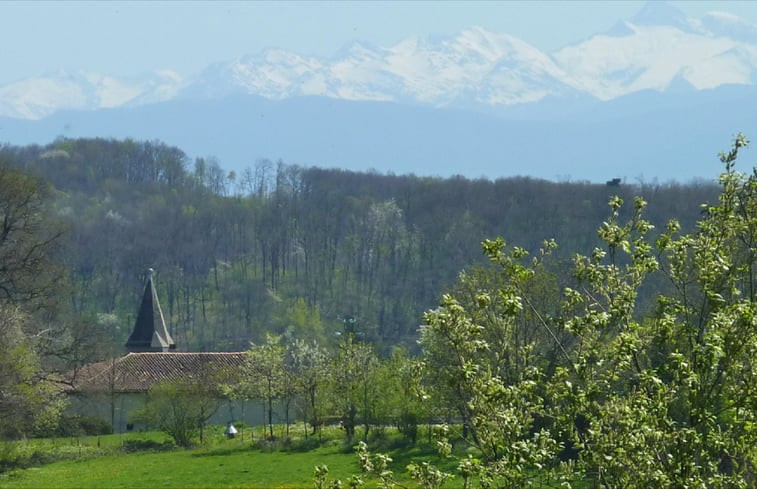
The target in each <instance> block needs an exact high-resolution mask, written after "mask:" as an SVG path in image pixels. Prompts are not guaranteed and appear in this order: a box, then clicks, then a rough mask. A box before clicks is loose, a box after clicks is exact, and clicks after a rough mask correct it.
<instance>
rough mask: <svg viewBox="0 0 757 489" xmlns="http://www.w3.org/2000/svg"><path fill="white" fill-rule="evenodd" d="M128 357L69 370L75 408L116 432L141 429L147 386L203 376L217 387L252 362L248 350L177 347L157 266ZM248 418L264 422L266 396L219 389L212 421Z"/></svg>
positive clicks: (203, 380)
mask: <svg viewBox="0 0 757 489" xmlns="http://www.w3.org/2000/svg"><path fill="white" fill-rule="evenodd" d="M126 348H127V350H128V353H127V354H126V355H124V356H122V357H117V358H112V359H110V360H105V361H102V362H98V363H94V364H90V365H86V366H84V367H82V368H80V369H78V370H76V371H74V372H69V374H68V376H67V377H68V379H67V387H66V390H67V392H68V394H69V400H70V407H69V411H70V413H71V414H75V415H84V416H97V417H101V418H103V419H106V420H108V421H110V422H111V423H112V425H113V429H114V431H115V432H117V433H118V432H124V431H128V430H131V429H139V428H140V427H139V426H138V425H135V424H134V422H133V419H132V416H131V414H132V413H133V412H134V411H135V410H137V409H138V408H140V407H141V406H143V405H144V402H145V400H146V398H147V396H146V395H147V391H148V390H149V389H150V388H151V387H153V386H155V385H157V384H160V383H163V382H199V383H201V384H204V385H207V386H208V389H209V391H211V392H217V386H218V385H219V384H222V383H223V384H227V385H234V384H235V383H236V382H238V379H239V373H240V372H241V371H242V370H243V368H244V366H245V362H247V354H246V352H230V353H229V352H214V353H208V352H204V353H190V352H179V351H177V350H176V344H175V343H174V341H173V339H172V338H171V335H170V333H169V331H168V328H166V324H165V320H164V318H163V312H162V310H161V308H160V302H159V300H158V295H157V293H156V291H155V285H154V282H153V276H152V270H150V274H149V276H148V278H147V282H146V284H145V289H144V293H143V295H142V302H141V303H140V306H139V312H138V314H137V319H136V321H135V323H134V330H133V331H132V333H131V335H130V336H129V339H128V341H127V342H126ZM229 421H233V422H239V421H244V422H245V423H247V424H249V425H257V424H263V423H264V420H263V408H262V404H261V403H260V402H251V401H242V400H229V399H224V398H221V397H220V395H219V400H218V409H217V410H216V412H215V414H214V415H213V416H212V417H211V418H210V420H209V422H208V423H209V424H226V423H228V422H229Z"/></svg>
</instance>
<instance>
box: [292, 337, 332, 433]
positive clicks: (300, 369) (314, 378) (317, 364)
mask: <svg viewBox="0 0 757 489" xmlns="http://www.w3.org/2000/svg"><path fill="white" fill-rule="evenodd" d="M288 356H289V363H288V371H289V374H290V375H289V378H290V379H291V382H292V383H293V384H294V386H295V389H296V391H297V393H298V395H299V396H300V398H301V399H302V402H301V412H302V415H303V417H304V419H305V420H306V422H307V423H309V424H310V426H311V427H312V428H313V433H314V434H315V432H318V433H319V434H320V427H321V425H323V420H324V416H325V410H326V406H327V404H326V400H327V399H326V395H327V387H328V381H329V363H328V362H329V356H328V353H327V351H326V350H325V349H324V348H322V347H321V346H320V345H319V344H318V343H317V342H315V341H313V342H307V341H304V340H300V339H296V340H294V342H293V343H292V344H291V345H290V347H289V355H288Z"/></svg>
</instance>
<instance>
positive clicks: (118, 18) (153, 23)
mask: <svg viewBox="0 0 757 489" xmlns="http://www.w3.org/2000/svg"><path fill="white" fill-rule="evenodd" d="M644 3H645V2H644V1H636V0H634V1H618V0H614V1H607V2H600V1H560V2H556V1H530V2H522V1H505V2H451V1H445V2H432V1H423V2H407V1H403V2H389V1H381V2H367V1H360V2H346V1H340V2H333V1H331V2H315V1H307V2H213V3H207V2H178V1H171V2H117V1H108V2H101V3H100V2H93V1H87V2H65V1H56V2H41V1H21V2H9V1H0V19H2V24H1V25H2V28H0V46H2V48H1V49H0V60H2V70H0V84H5V83H8V82H12V81H15V80H19V79H23V78H27V77H31V76H37V75H41V74H44V73H48V72H54V71H56V70H58V69H65V70H79V69H82V70H88V71H95V72H100V73H108V74H114V75H120V76H128V75H138V74H141V73H144V72H150V71H154V70H159V69H173V70H175V71H177V72H179V73H180V74H182V75H191V74H193V73H195V72H197V71H199V70H201V69H202V68H204V67H205V66H207V65H208V64H210V63H211V62H214V61H226V60H230V59H233V58H235V57H237V56H240V55H243V54H248V53H257V52H259V51H260V50H262V49H265V48H267V47H281V48H285V49H290V50H293V51H296V52H299V53H302V54H314V55H319V56H331V55H334V54H336V53H337V52H338V50H339V49H340V48H341V47H343V46H345V45H346V44H348V43H349V42H351V41H353V40H361V41H366V42H368V43H371V44H375V45H379V46H390V45H392V44H394V43H396V42H398V41H399V40H401V39H403V38H405V37H408V36H410V35H421V36H426V35H449V34H454V33H456V32H458V31H460V30H462V29H464V28H466V27H469V26H473V25H479V26H481V27H484V28H486V29H489V30H492V31H495V32H506V33H508V34H511V35H514V36H517V37H519V38H521V39H523V40H525V41H527V42H529V43H531V44H533V45H534V46H536V47H538V48H541V49H542V50H545V51H551V50H554V49H557V48H559V47H561V46H564V45H566V44H570V43H572V42H575V41H580V40H581V39H584V38H586V37H589V36H591V35H592V34H595V33H598V32H600V31H603V30H606V29H608V28H610V27H612V25H613V24H614V23H615V22H616V21H617V20H619V19H624V18H630V17H632V16H633V15H634V14H635V13H636V12H637V11H638V10H639V9H641V7H642V6H643V5H644ZM669 3H671V4H673V5H675V6H676V7H678V8H679V9H681V10H682V11H683V12H685V13H686V14H687V15H688V16H689V17H694V18H698V17H701V16H702V15H703V14H704V13H706V12H708V11H712V10H717V11H725V12H730V13H733V14H736V15H739V16H740V17H743V18H745V19H749V20H751V21H753V22H756V23H757V2H755V1H749V2H746V1H720V2H712V1H673V2H669Z"/></svg>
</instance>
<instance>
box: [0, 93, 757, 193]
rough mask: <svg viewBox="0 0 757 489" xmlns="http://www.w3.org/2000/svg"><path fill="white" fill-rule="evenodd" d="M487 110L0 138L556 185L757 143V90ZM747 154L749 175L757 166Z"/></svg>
mask: <svg viewBox="0 0 757 489" xmlns="http://www.w3.org/2000/svg"><path fill="white" fill-rule="evenodd" d="M527 107H528V110H525V109H524V106H514V107H512V108H511V109H510V110H500V111H498V112H497V113H496V115H495V114H494V113H484V112H477V111H474V110H461V109H450V108H444V109H442V108H430V107H424V106H419V105H400V104H397V103H388V102H358V101H345V100H337V99H333V98H327V97H294V98H290V99H285V100H279V101H274V100H270V99H266V98H263V97H259V96H254V95H232V96H228V97H226V98H221V99H205V100H172V101H168V102H163V103H157V104H151V105H143V106H138V107H132V108H115V109H100V110H95V111H68V112H59V113H56V114H54V115H52V116H49V117H47V118H44V119H41V120H37V121H30V120H21V119H10V118H0V142H7V143H12V144H16V145H22V144H32V143H33V144H46V143H49V142H51V141H53V140H54V139H55V138H58V137H68V138H77V137H105V138H118V139H120V138H134V139H140V140H161V141H163V142H165V143H167V144H170V145H175V146H177V147H179V148H181V149H182V150H184V151H185V152H186V153H187V155H188V156H189V157H190V158H195V157H205V156H215V157H217V158H218V160H219V161H220V164H221V166H222V167H224V168H225V169H227V170H235V171H237V172H239V171H240V170H242V169H243V168H245V167H247V166H253V165H254V164H255V161H256V160H257V159H259V158H270V159H281V160H283V161H285V162H286V163H290V164H299V165H303V166H320V167H326V168H343V169H348V170H354V171H366V170H369V169H370V170H374V171H378V172H381V173H385V172H391V173H395V174H410V173H412V174H416V175H424V176H439V177H448V176H451V175H456V174H459V175H463V176H466V177H469V178H479V177H484V178H489V179H496V178H503V177H511V176H530V177H534V178H542V179H547V180H552V181H590V182H604V181H606V180H609V179H611V178H621V179H623V180H624V181H626V182H639V181H644V182H647V183H649V182H655V181H656V182H660V183H664V182H670V181H677V182H689V181H692V180H701V179H704V180H710V181H711V180H714V179H715V178H716V177H717V175H718V174H719V172H720V170H721V167H720V163H719V161H718V159H717V153H718V152H719V151H721V150H727V149H728V147H729V145H730V142H731V140H732V139H733V136H734V134H735V133H737V132H743V133H745V134H746V135H747V136H749V135H752V136H754V137H757V118H756V117H755V114H757V88H755V87H752V86H747V85H731V86H728V85H725V86H721V87H719V88H716V89H711V90H700V91H688V90H671V91H668V92H658V91H654V90H646V91H641V92H637V93H633V94H630V95H626V96H623V97H619V98H616V99H614V100H610V101H607V102H600V101H598V100H596V99H593V98H590V97H586V98H581V99H576V100H572V101H571V100H568V101H566V100H564V99H559V100H555V99H550V98H545V99H544V100H542V101H540V102H537V103H532V104H528V106H527ZM750 155H751V153H749V151H747V152H745V158H744V163H743V166H742V168H741V169H742V170H743V171H746V170H749V168H750V167H751V165H753V164H754V163H755V161H754V159H753V156H750Z"/></svg>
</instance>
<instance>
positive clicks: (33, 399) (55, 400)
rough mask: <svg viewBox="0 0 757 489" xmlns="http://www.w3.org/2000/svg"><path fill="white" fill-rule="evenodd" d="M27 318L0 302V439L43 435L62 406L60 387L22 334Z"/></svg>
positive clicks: (52, 423)
mask: <svg viewBox="0 0 757 489" xmlns="http://www.w3.org/2000/svg"><path fill="white" fill-rule="evenodd" d="M26 321H28V318H27V317H26V316H25V314H24V313H23V312H21V311H20V310H19V309H18V308H17V307H15V306H12V305H8V304H3V303H0V345H2V347H0V438H3V439H9V438H18V437H21V436H28V435H32V434H34V433H36V432H44V431H46V430H48V429H49V428H52V427H54V426H55V425H56V423H57V420H58V417H59V416H60V413H61V411H62V409H63V408H64V407H65V402H64V399H63V398H62V397H61V393H60V388H59V386H58V385H56V384H55V383H54V382H52V381H50V380H48V378H47V376H46V374H45V372H44V371H43V370H42V368H41V366H40V363H39V358H38V356H37V354H36V352H35V350H34V345H33V342H32V341H31V340H30V339H29V338H28V337H27V335H26V334H25V332H24V327H25V326H26V325H25V322H26Z"/></svg>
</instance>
